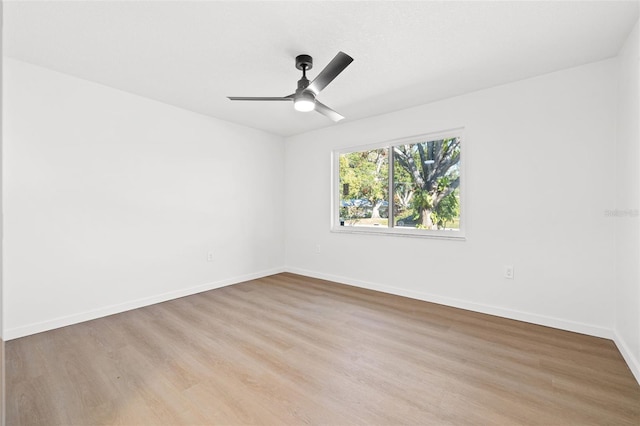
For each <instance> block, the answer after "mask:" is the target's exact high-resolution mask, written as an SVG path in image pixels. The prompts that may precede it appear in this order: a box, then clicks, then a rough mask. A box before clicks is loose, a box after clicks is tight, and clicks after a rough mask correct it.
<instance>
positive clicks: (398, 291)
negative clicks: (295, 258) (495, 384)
mask: <svg viewBox="0 0 640 426" xmlns="http://www.w3.org/2000/svg"><path fill="white" fill-rule="evenodd" d="M285 271H286V272H291V273H293V274H299V275H305V276H307V277H312V278H319V279H322V280H328V281H334V282H337V283H342V284H347V285H352V286H355V287H361V288H366V289H369V290H376V291H381V292H383V293H389V294H394V295H397V296H404V297H409V298H412V299H417V300H424V301H425V302H433V303H438V304H440V305H446V306H452V307H454V308H460V309H466V310H468V311H474V312H480V313H483V314H489V315H495V316H499V317H503V318H508V319H513V320H518V321H524V322H528V323H531V324H537V325H543V326H545V327H552V328H557V329H560V330H566V331H572V332H575V333H580V334H587V335H590V336H596V337H603V338H605V339H613V330H611V329H608V328H604V327H598V326H594V325H590V324H584V323H580V322H575V321H570V320H565V319H561V318H554V317H548V316H544V315H537V314H531V313H528V312H522V311H516V310H511V309H505V308H501V307H497V306H490V305H483V304H479V303H474V302H469V301H466V300H461V299H455V298H451V297H443V296H437V295H434V294H429V293H423V292H417V291H412V290H406V289H402V288H398V287H391V286H387V285H383V284H377V283H372V282H368V281H362V280H358V279H354V278H348V277H342V276H338V275H331V274H325V273H321V272H315V271H310V270H307V269H300V268H294V267H285Z"/></svg>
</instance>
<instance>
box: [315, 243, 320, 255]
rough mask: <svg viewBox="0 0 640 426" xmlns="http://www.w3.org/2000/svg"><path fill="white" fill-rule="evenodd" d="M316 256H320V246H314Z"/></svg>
mask: <svg viewBox="0 0 640 426" xmlns="http://www.w3.org/2000/svg"><path fill="white" fill-rule="evenodd" d="M316 254H320V244H316Z"/></svg>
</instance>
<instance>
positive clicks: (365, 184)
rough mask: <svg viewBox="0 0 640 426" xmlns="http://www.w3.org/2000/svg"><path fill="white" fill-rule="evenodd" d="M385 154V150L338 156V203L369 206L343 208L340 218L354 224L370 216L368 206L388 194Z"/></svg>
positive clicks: (381, 199)
mask: <svg viewBox="0 0 640 426" xmlns="http://www.w3.org/2000/svg"><path fill="white" fill-rule="evenodd" d="M388 173H389V164H388V151H387V149H386V148H381V149H374V150H370V151H361V152H350V153H346V154H341V155H340V191H341V193H340V200H341V201H345V202H349V201H353V200H367V201H368V202H369V204H370V205H369V206H364V205H359V206H353V205H348V206H343V207H341V210H340V215H341V217H343V218H345V219H349V220H357V219H359V218H364V217H367V216H370V215H371V210H372V207H371V206H375V205H376V204H378V202H380V201H383V200H386V199H387V194H388V186H389V185H388V178H387V176H388Z"/></svg>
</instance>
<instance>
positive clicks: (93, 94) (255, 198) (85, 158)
mask: <svg viewBox="0 0 640 426" xmlns="http://www.w3.org/2000/svg"><path fill="white" fill-rule="evenodd" d="M4 67H5V68H4V69H5V75H4V83H5V85H4V87H5V91H4V101H5V108H4V119H5V120H4V129H3V132H4V158H3V162H4V177H5V180H4V197H5V206H4V208H5V212H4V214H5V216H4V221H5V223H4V225H5V241H4V243H5V252H4V261H5V264H4V291H5V298H6V300H8V301H10V303H8V304H7V306H6V307H5V308H6V312H5V324H4V328H5V333H6V338H7V339H11V338H15V337H19V336H22V335H26V334H30V333H34V332H37V331H42V330H46V329H49V328H53V327H58V326H61V325H66V324H70V323H73V322H77V321H81V320H85V319H89V318H94V317H97V316H101V315H105V314H109V313H113V312H118V311H121V310H125V309H129V308H133V307H137V306H141V305H145V304H148V303H152V302H156V301H160V300H165V299H169V298H173V297H178V296H182V295H185V294H190V293H193V292H197V291H202V290H205V289H208V288H213V287H217V286H220V285H224V284H229V283H232V282H238V281H242V280H245V279H248V278H252V277H255V276H262V275H267V274H270V273H274V272H278V271H280V270H281V269H282V265H283V263H284V247H283V242H284V240H283V233H284V231H283V208H282V206H283V194H282V186H283V182H284V177H283V176H284V175H283V158H284V152H283V150H284V142H283V140H282V138H280V137H277V136H274V135H269V134H267V133H264V132H261V131H257V130H253V129H249V128H246V127H242V126H237V125H234V124H230V123H227V122H224V121H220V120H216V119H212V118H209V117H205V116H201V115H197V114H194V113H191V112H188V111H184V110H181V109H178V108H175V107H172V106H169V105H166V104H162V103H159V102H155V101H152V100H149V99H145V98H141V97H138V96H134V95H131V94H128V93H125V92H121V91H117V90H114V89H111V88H108V87H105V86H101V85H98V84H94V83H91V82H87V81H84V80H80V79H77V78H74V77H71V76H68V75H64V74H60V73H56V72H53V71H50V70H46V69H43V68H39V67H35V66H32V65H29V64H26V63H23V62H19V61H16V60H12V59H6V58H5V63H4ZM209 251H212V252H213V253H214V261H213V262H207V253H208V252H209Z"/></svg>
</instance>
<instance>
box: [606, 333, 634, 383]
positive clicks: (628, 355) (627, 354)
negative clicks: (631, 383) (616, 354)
mask: <svg viewBox="0 0 640 426" xmlns="http://www.w3.org/2000/svg"><path fill="white" fill-rule="evenodd" d="M613 342H614V343H615V344H616V346H617V347H618V350H619V351H620V353H621V354H622V357H623V358H624V360H625V361H626V362H627V365H628V366H629V370H631V373H633V375H634V377H635V378H636V381H637V382H638V384H639V385H640V360H639V359H638V358H636V357H635V356H634V354H633V352H632V351H631V350H630V349H629V346H627V344H626V343H625V341H624V339H623V338H622V337H620V335H619V334H618V332H617V331H616V330H613Z"/></svg>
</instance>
